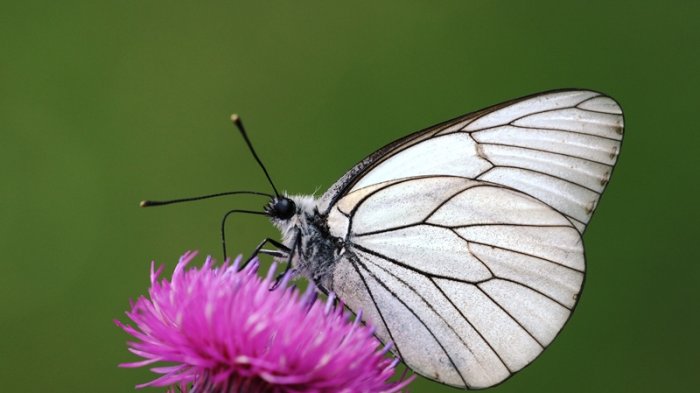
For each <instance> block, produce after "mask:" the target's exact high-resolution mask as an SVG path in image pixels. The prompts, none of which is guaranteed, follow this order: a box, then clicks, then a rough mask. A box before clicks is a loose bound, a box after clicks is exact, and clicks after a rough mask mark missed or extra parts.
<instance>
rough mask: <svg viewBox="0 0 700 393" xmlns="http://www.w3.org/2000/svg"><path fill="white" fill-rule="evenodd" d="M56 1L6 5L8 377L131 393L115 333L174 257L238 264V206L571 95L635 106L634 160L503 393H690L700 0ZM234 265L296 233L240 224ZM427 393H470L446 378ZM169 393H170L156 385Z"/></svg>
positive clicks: (421, 384)
mask: <svg viewBox="0 0 700 393" xmlns="http://www.w3.org/2000/svg"><path fill="white" fill-rule="evenodd" d="M329 3H330V2H325V1H314V2H306V1H305V2H299V1H294V2H293V1H261V2H247V3H241V2H234V1H218V2H187V3H186V2H181V3H177V4H175V3H174V2H171V1H119V2H94V1H81V2H78V1H61V2H53V1H44V2H38V1H37V2H31V1H29V2H16V3H15V2H9V1H3V2H2V4H1V5H0V20H1V21H2V23H0V49H1V53H0V56H1V57H0V59H1V60H0V124H1V126H0V127H1V130H0V146H1V148H2V151H1V154H0V167H1V168H2V182H0V187H1V190H2V191H1V194H0V198H1V201H0V202H1V203H0V209H1V210H0V220H1V222H2V224H1V225H0V228H1V230H2V233H1V234H0V242H2V249H1V250H2V253H3V261H2V273H0V306H1V307H2V308H1V313H0V329H1V330H0V338H1V340H2V341H1V343H0V381H2V385H3V390H4V391H13V392H14V391H31V392H46V391H51V392H83V391H85V392H90V391H92V392H95V391H99V392H128V391H133V386H134V385H135V384H137V383H140V382H144V381H146V380H149V379H150V378H151V375H150V374H149V373H148V372H147V371H145V370H125V369H118V368H117V366H116V365H117V363H119V362H123V361H128V360H132V359H134V357H133V356H131V355H130V354H129V353H127V351H126V346H125V342H126V340H127V336H126V335H125V334H124V333H123V332H121V331H120V330H119V329H118V328H116V327H115V326H114V324H113V323H112V320H113V319H114V318H122V319H123V312H124V310H126V308H127V307H128V299H129V298H135V297H136V296H137V295H139V294H141V293H143V292H144V291H145V290H146V287H147V282H148V266H149V263H150V261H151V260H152V259H155V260H156V261H158V262H161V263H165V264H167V265H168V266H170V267H172V266H173V265H174V262H175V261H176V259H177V257H178V256H179V255H180V254H181V253H182V252H183V251H185V250H187V249H198V250H200V251H201V252H202V253H205V254H207V253H211V254H215V255H217V256H218V255H220V253H221V249H220V244H219V221H220V218H221V216H222V214H223V213H224V212H225V211H226V210H227V209H231V208H249V209H258V208H259V207H260V206H261V203H262V201H261V200H260V199H257V198H253V197H245V196H243V197H231V198H229V199H222V200H213V201H208V202H201V203H197V204H185V205H181V206H179V207H168V208H158V209H152V210H143V209H139V208H138V207H137V203H138V201H139V200H141V199H144V198H154V199H157V198H174V197H182V196H191V195H198V194H204V193H210V192H217V191H224V190H231V189H256V190H262V191H268V190H269V189H268V185H267V184H266V182H265V180H264V177H263V176H262V174H261V172H260V171H259V169H258V168H257V167H256V165H255V163H254V161H253V159H252V158H251V156H250V155H249V153H248V151H247V150H246V149H245V147H244V144H243V143H242V140H241V138H240V137H239V136H238V135H237V134H236V132H235V130H234V128H233V127H232V126H231V125H230V123H229V120H228V117H229V115H230V113H232V112H237V113H240V114H241V115H242V117H243V119H244V120H245V122H246V125H247V128H248V131H249V132H250V134H251V138H252V139H253V141H254V143H255V144H256V146H257V148H258V152H259V153H260V155H261V156H262V157H263V159H264V161H265V162H266V163H267V166H268V168H269V170H270V171H271V173H272V175H273V177H274V179H276V181H277V183H278V185H279V186H280V187H282V188H284V189H286V190H288V191H290V192H292V193H312V192H314V190H317V189H318V190H320V191H319V192H323V190H325V188H326V187H328V186H329V185H330V184H332V183H333V182H334V181H335V180H336V179H337V178H338V177H340V176H341V175H342V174H343V173H344V172H345V171H346V170H347V169H348V168H349V167H350V166H352V165H353V164H354V163H355V162H356V161H358V160H359V159H361V158H362V157H364V156H365V155H367V154H368V153H370V152H372V151H373V150H375V149H377V148H378V147H380V146H382V145H384V144H385V143H387V142H389V141H391V140H394V139H396V138H399V137H401V136H403V135H405V134H407V133H408V132H411V131H414V130H417V129H420V128H423V127H426V126H429V125H432V124H434V123H438V122H441V121H443V120H446V119H449V118H452V117H455V116H457V115H460V114H463V113H466V112H469V111H472V110H476V109H480V108H482V107H485V106H488V105H491V104H495V103H498V102H501V101H504V100H507V99H511V98H515V97H519V96H522V95H526V94H530V93H535V92H538V91H542V90H547V89H552V88H560V87H585V88H591V89H596V90H600V91H603V92H606V93H607V94H610V95H611V96H613V97H615V98H616V99H617V100H619V102H620V103H621V104H622V105H623V107H624V109H625V113H626V140H625V144H624V147H623V149H622V155H621V158H620V161H619V165H618V167H617V170H616V172H615V175H614V176H613V179H612V182H611V185H610V187H609V188H608V191H607V193H606V195H605V196H604V197H603V200H602V202H601V204H600V205H599V209H598V211H597V213H596V216H595V218H594V219H593V222H592V225H591V226H590V229H589V231H588V232H587V233H586V237H585V240H586V245H587V256H588V269H589V270H588V278H587V281H586V289H585V291H584V295H583V297H582V300H581V303H580V305H579V307H578V309H577V311H576V313H575V315H574V316H573V318H572V320H571V321H570V323H569V324H568V326H567V328H566V329H565V330H564V332H563V333H562V334H561V335H560V336H559V338H558V339H557V340H556V341H555V343H554V344H553V345H552V346H551V347H550V348H549V349H548V350H547V351H546V352H545V353H544V354H543V355H542V356H541V357H540V358H539V359H538V360H537V361H536V362H534V363H533V364H532V365H531V366H529V367H528V368H526V369H525V370H524V371H522V372H521V373H519V374H517V375H516V376H515V377H513V378H512V379H511V380H509V381H508V382H506V383H504V384H503V385H501V386H499V387H497V388H495V389H493V391H499V392H549V391H568V392H593V391H595V392H621V391H636V392H646V391H665V392H666V391H688V390H691V389H692V388H693V387H695V385H696V384H697V377H698V375H699V374H700V356H698V350H700V346H699V345H698V344H699V341H698V332H700V323H699V321H700V315H699V307H698V306H699V303H698V283H699V281H700V267H699V266H700V258H699V255H698V248H697V247H694V246H693V243H694V242H695V241H697V237H698V231H697V221H698V219H699V218H700V217H698V216H699V215H698V210H699V209H698V207H697V203H698V202H697V195H698V191H699V190H698V180H699V176H698V174H699V170H698V169H699V166H698V161H699V160H698V155H699V153H700V150H699V144H698V141H699V139H700V138H699V136H698V135H699V134H700V129H699V127H698V116H697V112H698V109H697V108H698V101H699V100H698V91H699V90H698V89H699V88H700V83H698V82H699V77H698V74H699V72H700V45H699V44H700V28H699V27H698V17H699V16H700V12H699V11H700V6H699V5H698V4H700V3H697V2H689V1H682V2H681V1H675V2H673V1H672V2H643V1H642V2H639V1H638V2H615V3H613V2H608V1H597V2H585V3H584V2H578V3H576V4H566V5H565V4H563V2H559V1H547V2H543V1H533V2H514V1H511V2H492V1H443V2H428V1H422V2H419V1H411V2H408V1H402V2H399V1H384V2H374V1H355V2H345V3H340V2H334V4H329ZM229 231H230V233H231V238H232V239H234V242H233V243H232V244H230V245H229V247H231V248H232V249H234V250H235V251H236V252H249V251H250V250H251V248H252V247H253V246H254V244H256V243H257V241H258V240H259V239H262V238H263V237H264V236H276V234H275V231H274V230H273V228H272V227H271V225H270V224H269V223H267V222H265V221H264V220H262V219H260V218H257V217H235V218H234V220H233V222H232V223H231V225H230V226H229ZM413 386H414V388H413V391H415V392H421V391H434V392H437V391H444V392H452V391H456V390H453V389H451V388H447V387H442V386H440V385H437V384H434V383H431V382H429V381H426V380H419V381H418V382H417V383H415V384H414V385H413ZM150 391H158V390H156V389H152V390H150Z"/></svg>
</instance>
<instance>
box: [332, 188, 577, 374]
mask: <svg viewBox="0 0 700 393" xmlns="http://www.w3.org/2000/svg"><path fill="white" fill-rule="evenodd" d="M416 202H418V203H416ZM330 217H334V220H331V219H330ZM329 222H333V223H334V224H332V225H331V231H334V230H335V231H336V232H337V233H344V234H345V240H346V243H345V244H346V250H345V252H344V254H343V255H342V256H341V258H340V259H339V260H338V261H337V263H336V265H335V268H334V271H333V273H332V277H331V288H329V289H331V290H333V291H335V292H336V293H337V294H338V295H339V297H340V298H341V299H343V301H344V302H345V303H346V304H347V305H348V307H350V308H351V309H353V310H355V311H359V310H362V311H363V312H364V315H365V318H366V319H368V320H370V321H371V322H372V323H373V324H374V325H375V326H377V335H378V336H379V337H380V338H381V339H382V340H383V341H391V342H393V343H394V345H395V350H396V352H397V354H398V355H399V356H401V358H402V359H403V361H404V362H405V363H406V364H407V365H408V366H409V367H411V368H412V369H413V370H414V371H416V372H417V373H419V374H422V375H424V376H426V377H428V378H431V379H434V380H437V381H440V382H442V383H445V384H449V385H453V386H458V387H468V388H484V387H488V386H492V385H495V384H497V383H499V382H501V381H503V380H505V379H506V378H508V377H509V376H510V375H512V374H513V373H514V372H516V371H518V370H520V369H521V368H523V367H524V366H526V365H527V364H529V363H530V362H531V361H532V360H534V359H535V358H536V357H537V356H538V355H539V354H540V353H541V352H542V351H543V350H544V348H546V347H547V345H549V344H550V343H551V341H552V340H553V339H554V337H555V336H556V335H557V333H558V332H559V330H560V329H561V328H562V327H563V325H564V323H565V322H566V320H567V319H568V318H569V315H570V313H571V310H572V309H573V307H574V306H575V304H576V300H577V297H578V293H579V292H580V289H581V284H582V282H583V276H584V270H585V264H584V258H583V245H582V243H581V238H580V234H579V233H578V231H577V230H576V229H575V227H574V226H573V224H572V223H571V222H570V221H569V220H568V219H567V218H566V217H565V216H563V215H562V214H560V213H558V212H557V211H555V210H554V209H552V208H550V207H549V206H548V205H547V204H545V203H543V202H541V201H539V200H537V199H535V198H533V197H531V196H529V195H526V194H524V193H522V192H519V191H517V190H514V189H511V188H508V187H505V186H501V185H498V184H493V183H488V182H483V181H476V180H471V179H467V178H463V177H455V176H424V177H414V178H409V179H403V180H398V181H397V180H394V181H387V182H383V183H378V184H375V185H373V186H371V187H367V188H364V189H359V190H357V191H354V192H352V193H350V194H348V195H347V196H345V197H344V198H343V199H341V200H340V201H339V202H338V203H337V204H336V205H335V206H334V208H333V210H332V212H331V214H330V215H329Z"/></svg>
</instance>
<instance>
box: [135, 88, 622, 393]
mask: <svg viewBox="0 0 700 393" xmlns="http://www.w3.org/2000/svg"><path fill="white" fill-rule="evenodd" d="M233 120H234V123H236V125H238V127H239V130H240V131H241V133H242V135H243V137H244V138H245V141H246V143H247V144H248V146H249V148H250V150H251V152H252V153H253V156H254V157H255V159H256V160H257V161H258V163H259V164H260V166H261V168H262V169H263V171H264V172H265V175H266V176H267V178H268V180H269V182H270V184H271V185H272V188H273V190H274V192H275V193H274V195H272V194H266V193H258V192H253V191H235V192H229V193H221V194H214V195H209V196H204V197H197V198H187V199H182V200H175V201H168V202H152V201H147V202H142V206H152V205H157V204H166V203H172V202H176V201H186V200H196V199H204V198H209V197H213V196H220V195H229V194H235V193H252V194H259V195H264V196H265V197H269V198H270V201H269V203H268V204H267V205H266V206H265V208H264V211H262V212H256V211H246V210H232V211H230V212H229V213H227V215H226V216H225V217H224V223H225V218H226V217H228V216H229V215H230V214H231V213H252V214H260V215H265V216H267V217H269V219H270V220H271V221H272V223H273V224H274V225H275V226H276V227H277V228H278V229H279V230H280V232H281V234H282V241H281V242H279V241H276V240H274V239H265V240H264V241H262V242H261V243H260V245H259V246H258V247H256V249H255V252H254V255H257V254H258V253H267V254H270V255H273V256H275V257H277V258H285V259H286V261H287V262H288V264H287V267H288V269H292V270H293V272H294V273H295V274H299V275H302V276H304V277H307V278H308V279H309V280H311V281H312V282H313V283H314V284H315V285H316V286H317V287H318V288H320V289H321V290H322V291H324V292H327V293H329V292H333V293H335V294H336V295H337V296H338V298H339V299H341V300H342V302H343V303H344V304H345V305H346V306H347V307H348V308H349V309H350V310H352V311H354V312H356V313H358V312H360V310H361V311H362V315H363V318H364V319H365V320H366V321H369V322H370V323H371V324H372V325H373V326H375V327H376V335H377V337H378V338H379V339H380V340H382V341H383V342H391V343H392V344H393V351H394V353H395V354H396V355H397V356H398V357H400V358H401V360H402V361H403V362H404V363H405V364H406V365H407V366H408V367H409V368H411V369H412V370H413V371H414V372H416V373H418V374H420V375H423V376H425V377H427V378H429V379H432V380H435V381H437V382H440V383H443V384H446V385H450V386H454V387H458V388H468V389H480V388H486V387H490V386H494V385H497V384H499V383H501V382H503V381H504V380H506V379H508V378H509V377H510V376H512V375H513V374H514V373H516V372H518V371H519V370H521V369H522V368H523V367H525V366H527V365H528V364H530V363H531V362H532V361H533V360H534V359H535V358H537V357H538V356H539V355H540V354H541V353H542V352H543V351H544V349H545V348H547V347H548V346H549V345H550V344H551V343H552V341H553V340H554V338H555V337H556V336H557V335H558V334H559V332H560V331H561V329H562V328H563V326H564V325H565V324H566V322H567V321H568V319H569V317H570V316H571V314H572V312H573V310H574V308H575V307H576V304H577V302H578V299H579V295H580V293H581V290H582V286H583V282H584V277H585V270H586V264H585V255H584V247H583V238H582V234H583V232H584V231H585V229H586V226H587V224H588V223H589V221H590V219H591V215H592V214H593V212H594V210H595V209H596V205H597V203H598V201H599V199H600V196H601V194H602V192H603V190H604V189H605V187H606V186H607V184H608V181H609V179H610V175H611V173H612V171H613V168H614V165H615V162H616V161H617V157H618V155H619V153H620V145H621V142H622V135H623V128H624V120H623V115H622V110H621V108H620V106H619V105H618V103H617V102H616V101H614V100H613V99H612V98H610V97H608V96H606V95H604V94H601V93H598V92H595V91H589V90H557V91H549V92H543V93H539V94H535V95H531V96H527V97H523V98H519V99H515V100H512V101H508V102H505V103H502V104H499V105H495V106H492V107H489V108H486V109H483V110H480V111H477V112H473V113H470V114H467V115H464V116H461V117H458V118H455V119H452V120H449V121H447V122H444V123H441V124H438V125H435V126H433V127H430V128H427V129H424V130H421V131H418V132H415V133H413V134H410V135H408V136H406V137H404V138H401V139H399V140H397V141H395V142H393V143H390V144H389V145H387V146H385V147H383V148H381V149H379V150H377V151H376V152H374V153H372V154H370V155H369V156H367V157H366V158H365V159H363V160H362V161H360V162H359V163H358V164H357V165H355V166H354V167H353V168H352V169H350V170H349V171H348V172H347V173H346V174H345V175H344V176H343V177H341V178H340V179H339V180H338V181H337V182H335V184H333V185H332V186H331V187H330V188H329V189H328V191H326V192H325V193H324V194H323V195H322V196H320V197H319V198H315V197H312V196H289V195H282V194H280V193H278V192H277V188H276V187H275V186H274V183H273V182H272V180H271V178H270V176H269V174H268V172H267V169H266V168H265V167H264V166H263V165H262V162H261V160H260V159H259V157H258V155H257V154H256V153H255V150H254V149H253V147H252V144H251V143H250V140H249V138H248V136H247V134H246V132H245V129H244V128H243V124H242V122H241V121H240V118H238V117H237V116H235V115H234V117H233ZM223 233H224V232H223V224H222V234H223ZM224 239H225V237H224ZM270 245H271V246H274V247H275V248H276V249H274V250H269V249H264V248H263V247H265V246H270ZM224 247H225V240H224Z"/></svg>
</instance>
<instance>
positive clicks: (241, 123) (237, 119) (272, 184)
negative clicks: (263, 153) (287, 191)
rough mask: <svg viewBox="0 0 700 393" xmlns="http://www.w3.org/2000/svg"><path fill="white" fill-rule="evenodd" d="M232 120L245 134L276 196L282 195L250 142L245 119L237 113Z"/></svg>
mask: <svg viewBox="0 0 700 393" xmlns="http://www.w3.org/2000/svg"><path fill="white" fill-rule="evenodd" d="M231 121H232V122H233V124H235V125H236V127H237V128H238V130H239V131H240V132H241V135H243V139H244V140H245V143H246V144H247V145H248V148H249V149H250V152H251V153H253V157H255V161H257V162H258V164H259V165H260V168H262V170H263V172H265V176H266V177H267V181H268V182H270V185H271V186H272V190H273V191H275V196H280V193H279V192H277V187H275V183H273V182H272V178H271V177H270V174H269V173H268V172H267V169H266V168H265V165H263V163H262V161H261V160H260V157H258V153H256V152H255V149H253V144H252V143H250V139H248V134H247V133H246V132H245V128H243V121H241V118H240V116H238V115H236V114H233V115H231Z"/></svg>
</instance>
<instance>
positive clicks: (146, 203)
mask: <svg viewBox="0 0 700 393" xmlns="http://www.w3.org/2000/svg"><path fill="white" fill-rule="evenodd" d="M149 206H151V201H141V202H139V207H149Z"/></svg>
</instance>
